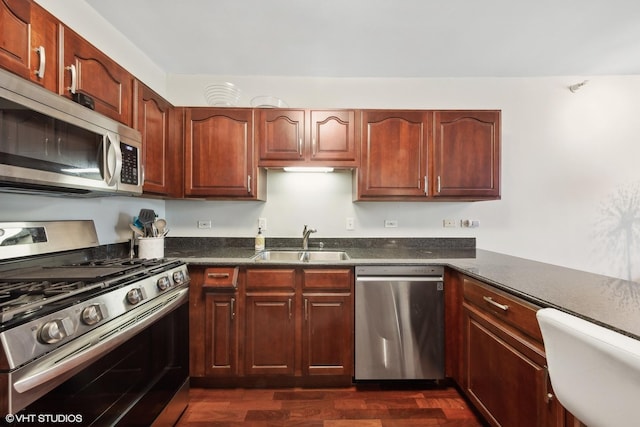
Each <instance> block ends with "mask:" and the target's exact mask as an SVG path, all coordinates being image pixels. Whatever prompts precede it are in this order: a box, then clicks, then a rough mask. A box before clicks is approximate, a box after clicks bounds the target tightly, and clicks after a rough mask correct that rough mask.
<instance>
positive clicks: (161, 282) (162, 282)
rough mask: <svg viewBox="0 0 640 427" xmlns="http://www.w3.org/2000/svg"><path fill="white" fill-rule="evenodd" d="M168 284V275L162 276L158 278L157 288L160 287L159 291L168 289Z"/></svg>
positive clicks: (169, 282)
mask: <svg viewBox="0 0 640 427" xmlns="http://www.w3.org/2000/svg"><path fill="white" fill-rule="evenodd" d="M170 286H171V280H169V277H168V276H162V277H161V278H159V279H158V289H160V290H161V291H165V290H167V289H169V287H170Z"/></svg>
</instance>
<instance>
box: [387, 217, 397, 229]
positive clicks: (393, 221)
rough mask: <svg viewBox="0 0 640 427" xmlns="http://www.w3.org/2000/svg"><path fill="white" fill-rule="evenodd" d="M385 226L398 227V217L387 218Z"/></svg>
mask: <svg viewBox="0 0 640 427" xmlns="http://www.w3.org/2000/svg"><path fill="white" fill-rule="evenodd" d="M384 228H398V220H397V219H385V220H384Z"/></svg>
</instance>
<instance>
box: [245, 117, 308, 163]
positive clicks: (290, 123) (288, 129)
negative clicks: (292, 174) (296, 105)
mask: <svg viewBox="0 0 640 427" xmlns="http://www.w3.org/2000/svg"><path fill="white" fill-rule="evenodd" d="M256 114H257V126H256V139H257V141H258V145H259V147H260V160H261V161H262V160H304V158H305V156H306V147H305V140H306V139H307V136H306V127H305V111H304V110H281V109H258V110H256Z"/></svg>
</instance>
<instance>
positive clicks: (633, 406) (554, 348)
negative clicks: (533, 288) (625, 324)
mask: <svg viewBox="0 0 640 427" xmlns="http://www.w3.org/2000/svg"><path fill="white" fill-rule="evenodd" d="M537 318H538V323H539V324H540V330H541V331H542V338H543V340H544V347H545V352H546V355H547V366H548V369H549V377H550V378H551V385H552V386H553V390H554V392H555V395H556V397H557V398H558V400H559V401H560V403H561V404H562V406H564V407H565V408H567V410H569V411H570V412H571V413H572V414H573V415H575V416H576V417H577V418H578V419H579V420H580V421H582V422H583V423H585V424H586V425H587V426H589V427H624V426H634V427H635V426H638V425H640V341H639V340H635V339H633V338H631V337H628V336H626V335H622V334H620V333H617V332H615V331H612V330H610V329H606V328H603V327H601V326H598V325H596V324H594V323H592V322H588V321H586V320H583V319H580V318H578V317H575V316H572V315H570V314H567V313H564V312H562V311H559V310H555V309H552V308H544V309H541V310H539V311H538V312H537Z"/></svg>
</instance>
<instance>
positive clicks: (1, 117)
mask: <svg viewBox="0 0 640 427" xmlns="http://www.w3.org/2000/svg"><path fill="white" fill-rule="evenodd" d="M141 141H142V138H141V136H140V132H138V131H136V130H135V129H132V128H129V127H127V126H125V125H123V124H121V123H118V122H116V121H114V120H111V119H109V118H108V117H105V116H103V115H102V114H99V113H97V112H95V111H93V110H91V109H89V108H87V107H85V106H82V105H80V104H77V103H75V102H73V101H71V100H69V99H66V98H64V97H62V96H59V95H57V94H55V93H53V92H50V91H48V90H46V89H44V88H42V87H40V86H38V85H36V84H34V83H32V82H29V81H27V80H25V79H22V78H20V77H18V76H15V75H13V74H11V73H8V72H6V71H4V70H0V192H19V193H30V194H45V195H70V196H79V197H87V196H100V195H118V194H121V195H140V194H142V185H143V179H144V177H143V173H142V164H141V162H142V143H141Z"/></svg>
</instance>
